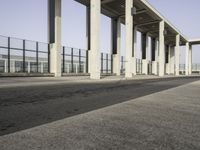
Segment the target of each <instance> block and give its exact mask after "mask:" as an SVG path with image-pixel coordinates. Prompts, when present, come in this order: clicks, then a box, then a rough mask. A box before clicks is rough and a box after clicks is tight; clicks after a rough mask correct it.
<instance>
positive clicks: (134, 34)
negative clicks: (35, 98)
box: [131, 26, 137, 75]
mask: <svg viewBox="0 0 200 150" xmlns="http://www.w3.org/2000/svg"><path fill="white" fill-rule="evenodd" d="M136 49H137V27H136V26H135V27H134V28H133V55H132V56H133V57H132V61H131V63H132V65H131V68H132V74H133V75H137V72H136Z"/></svg>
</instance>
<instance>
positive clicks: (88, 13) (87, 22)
mask: <svg viewBox="0 0 200 150" xmlns="http://www.w3.org/2000/svg"><path fill="white" fill-rule="evenodd" d="M90 24H91V19H90V6H87V7H86V49H87V52H88V63H87V64H86V65H87V66H86V68H85V69H86V71H85V72H88V73H90V66H89V65H90V63H89V61H90V50H91V48H90V45H91V37H90Z"/></svg>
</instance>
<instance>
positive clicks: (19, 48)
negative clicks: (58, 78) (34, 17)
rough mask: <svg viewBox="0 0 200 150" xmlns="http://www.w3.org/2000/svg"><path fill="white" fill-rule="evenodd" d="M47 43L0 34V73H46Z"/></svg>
mask: <svg viewBox="0 0 200 150" xmlns="http://www.w3.org/2000/svg"><path fill="white" fill-rule="evenodd" d="M49 56H50V52H49V44H47V43H42V42H37V41H30V40H23V39H19V38H13V37H6V36H0V72H1V73H48V72H50V70H49V68H50V67H49V65H50V64H49Z"/></svg>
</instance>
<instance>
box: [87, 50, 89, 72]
mask: <svg viewBox="0 0 200 150" xmlns="http://www.w3.org/2000/svg"><path fill="white" fill-rule="evenodd" d="M88 53H89V51H88V50H87V51H86V73H88V72H89V71H88V66H89V63H88Z"/></svg>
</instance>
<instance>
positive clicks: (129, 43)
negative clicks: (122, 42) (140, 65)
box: [125, 0, 136, 78]
mask: <svg viewBox="0 0 200 150" xmlns="http://www.w3.org/2000/svg"><path fill="white" fill-rule="evenodd" d="M132 10H133V0H126V12H125V13H126V17H125V18H126V20H125V22H126V23H125V24H126V56H125V61H126V62H125V77H126V78H131V77H133V68H134V67H136V65H135V64H134V63H135V61H133V56H134V47H133V43H134V42H133V41H134V40H133V38H134V37H133V35H134V27H133V15H132ZM134 70H135V69H134Z"/></svg>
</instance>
